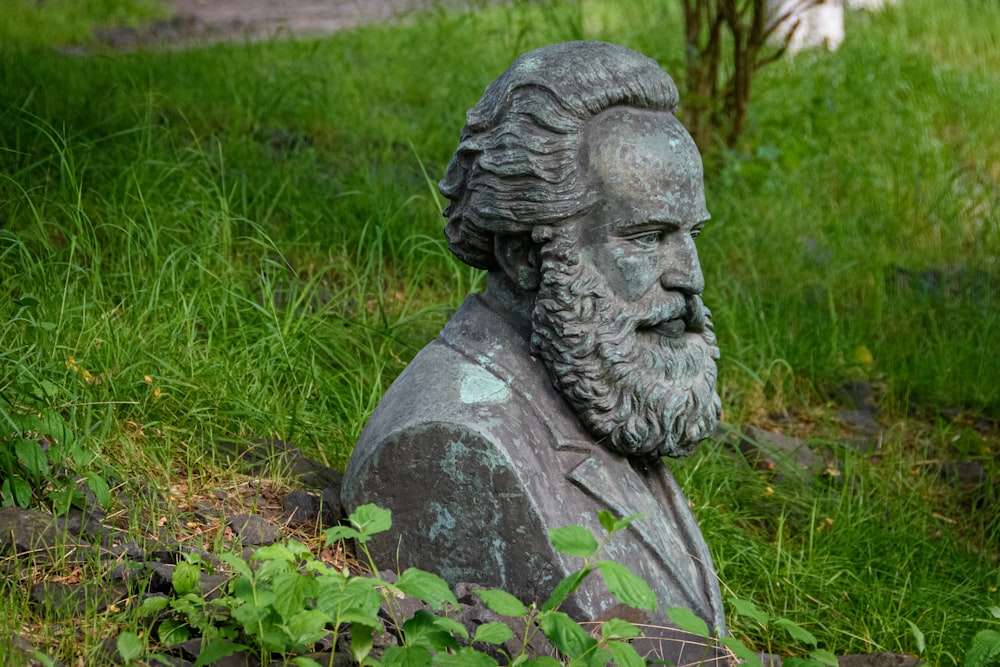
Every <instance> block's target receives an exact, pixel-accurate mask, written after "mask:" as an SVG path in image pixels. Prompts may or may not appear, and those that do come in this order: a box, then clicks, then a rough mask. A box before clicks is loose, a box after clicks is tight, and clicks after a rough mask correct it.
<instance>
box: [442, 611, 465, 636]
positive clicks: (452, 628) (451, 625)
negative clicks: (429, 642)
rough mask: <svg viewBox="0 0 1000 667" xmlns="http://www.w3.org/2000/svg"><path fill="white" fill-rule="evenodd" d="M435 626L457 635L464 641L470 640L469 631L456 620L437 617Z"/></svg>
mask: <svg viewBox="0 0 1000 667" xmlns="http://www.w3.org/2000/svg"><path fill="white" fill-rule="evenodd" d="M434 625H435V626H437V627H438V628H439V629H441V630H444V631H445V632H448V633H451V634H456V635H458V636H460V637H462V638H463V639H468V638H469V631H468V630H466V629H465V626H464V625H462V624H461V623H459V622H458V621H456V620H455V619H452V618H447V617H443V616H437V617H435V618H434Z"/></svg>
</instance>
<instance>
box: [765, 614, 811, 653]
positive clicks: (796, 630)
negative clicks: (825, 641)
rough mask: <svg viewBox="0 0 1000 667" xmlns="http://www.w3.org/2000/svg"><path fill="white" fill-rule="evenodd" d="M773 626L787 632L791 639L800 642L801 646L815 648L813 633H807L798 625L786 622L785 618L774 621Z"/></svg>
mask: <svg viewBox="0 0 1000 667" xmlns="http://www.w3.org/2000/svg"><path fill="white" fill-rule="evenodd" d="M774 626H775V627H778V628H781V629H782V630H784V631H785V632H787V633H788V634H789V636H791V638H792V639H795V640H797V641H800V642H802V643H803V644H808V645H809V646H812V647H815V646H816V644H817V641H816V637H815V635H813V633H811V632H809V631H808V630H806V629H805V628H803V627H802V626H801V625H799V624H798V623H796V622H794V621H790V620H788V619H787V618H778V619H775V620H774Z"/></svg>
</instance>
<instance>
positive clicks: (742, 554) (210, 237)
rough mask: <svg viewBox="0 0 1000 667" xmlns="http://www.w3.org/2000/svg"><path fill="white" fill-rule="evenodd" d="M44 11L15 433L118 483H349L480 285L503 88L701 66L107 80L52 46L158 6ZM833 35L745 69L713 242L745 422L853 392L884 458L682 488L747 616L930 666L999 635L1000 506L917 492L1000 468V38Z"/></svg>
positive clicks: (482, 54) (403, 35) (535, 8)
mask: <svg viewBox="0 0 1000 667" xmlns="http://www.w3.org/2000/svg"><path fill="white" fill-rule="evenodd" d="M45 7H48V10H47V11H51V12H54V13H52V14H49V15H48V16H49V17H50V18H51V17H60V18H59V19H58V20H55V19H53V20H52V21H50V22H49V23H46V26H45V27H44V28H43V27H39V24H38V23H34V24H33V23H31V20H34V19H31V20H29V19H27V18H19V19H18V20H17V21H7V22H6V24H5V26H4V27H3V28H2V29H3V30H4V31H5V32H3V33H0V90H2V91H4V92H3V96H2V100H0V294H2V295H3V297H2V298H0V394H2V399H0V408H2V410H3V411H4V414H9V415H13V414H17V413H22V412H25V411H40V412H42V413H43V414H49V415H54V416H55V417H56V418H57V419H58V420H60V421H61V422H62V423H64V424H65V425H66V428H67V429H68V430H69V431H71V432H72V433H73V434H74V435H75V438H76V442H77V443H78V444H79V449H80V451H79V452H78V453H77V455H76V456H77V458H78V459H79V460H73V461H68V463H71V464H72V465H73V466H74V467H77V468H80V469H81V470H91V471H98V472H100V474H102V475H105V476H107V477H108V478H109V479H110V480H111V481H112V482H113V483H115V484H120V485H121V488H129V487H130V486H134V485H137V484H140V483H142V482H152V483H154V484H155V485H156V486H159V487H161V488H169V487H170V486H171V485H173V484H175V483H176V481H177V480H178V479H181V480H183V481H184V483H185V484H188V485H196V484H198V483H199V480H207V479H209V478H213V476H215V475H218V474H220V473H219V472H218V471H217V470H216V468H215V466H221V469H222V470H223V471H225V470H226V468H225V466H224V465H223V464H221V463H216V462H215V459H214V449H215V444H214V443H215V442H216V441H217V440H219V439H233V438H250V437H279V438H283V439H285V440H288V441H291V442H294V443H296V444H297V445H299V446H300V447H301V448H302V449H303V450H305V452H306V453H307V454H309V455H311V456H315V457H318V458H320V459H322V460H325V461H327V462H328V463H329V464H330V465H332V466H334V467H338V468H342V467H343V466H344V464H345V463H346V460H347V457H348V456H349V454H350V449H351V446H352V444H353V442H354V439H355V438H356V436H357V434H358V432H359V431H360V429H361V427H362V426H363V424H364V422H365V420H366V418H367V416H368V414H369V413H370V411H371V410H372V409H373V408H374V406H375V404H376V403H377V402H378V400H379V398H380V397H381V395H382V393H383V391H384V390H385V389H386V388H387V387H388V385H389V383H390V382H391V381H392V379H393V378H394V377H395V376H396V374H398V373H399V371H400V370H401V369H402V368H403V366H404V365H405V363H406V361H407V360H408V359H410V358H411V357H412V356H413V355H414V354H415V353H416V352H417V350H419V349H420V348H421V347H422V346H423V345H424V344H425V343H426V342H427V341H429V340H430V339H431V338H433V336H434V335H435V334H436V332H437V331H438V329H439V328H440V326H441V325H442V324H443V323H444V322H445V321H446V320H447V317H448V314H449V312H450V309H452V308H454V307H456V306H457V305H458V304H459V303H460V302H461V300H462V298H463V297H464V296H465V295H466V294H467V293H468V292H469V291H471V290H475V289H479V288H481V287H482V285H483V279H482V276H481V275H478V274H477V272H475V271H472V270H470V269H467V268H465V267H464V266H462V265H461V264H460V263H458V262H457V261H456V260H454V259H453V258H451V257H450V255H449V253H448V251H447V248H446V247H445V244H444V242H443V239H442V236H441V218H440V206H441V202H440V200H439V198H438V195H437V194H436V191H435V186H434V183H435V182H436V180H437V179H438V178H440V177H441V175H442V174H443V172H444V167H445V165H446V164H447V161H448V159H449V157H450V155H451V151H452V150H453V149H454V146H455V144H456V142H457V138H458V133H459V130H460V128H461V125H462V122H463V114H464V111H465V110H466V109H467V108H469V107H470V106H471V105H472V104H473V103H474V102H475V101H476V99H477V98H478V96H479V95H480V93H481V92H482V90H483V88H484V87H485V85H486V84H487V83H488V82H489V81H490V80H491V79H492V78H494V77H495V76H496V75H497V74H498V73H499V72H500V71H502V70H503V69H504V68H505V67H506V66H507V65H508V64H509V62H510V60H511V59H512V58H513V57H515V56H516V55H517V54H519V53H521V52H523V51H524V50H527V49H529V48H533V47H535V46H539V45H541V44H545V43H549V42H553V41H559V40H562V39H571V38H577V37H586V38H599V39H608V40H612V41H619V42H622V43H625V44H628V45H630V46H633V47H635V48H638V49H640V50H642V51H644V52H646V53H648V54H650V55H652V56H655V57H656V58H658V59H659V60H660V62H661V63H663V64H664V66H665V67H666V68H667V69H668V71H671V72H680V71H681V63H682V53H683V51H682V46H681V43H680V41H679V40H680V33H681V28H680V25H679V23H678V21H679V17H678V12H677V11H676V8H675V7H673V6H672V3H670V2H667V1H666V0H643V1H641V2H635V3H628V4H627V5H624V6H623V5H620V4H619V3H611V2H585V3H582V4H576V3H568V2H554V3H527V2H519V3H514V5H513V6H511V7H508V8H489V9H483V10H481V11H479V12H477V13H473V14H461V15H458V14H448V13H438V14H434V15H431V16H429V17H427V18H425V19H418V20H417V21H416V22H415V23H414V24H413V25H407V26H400V27H373V28H369V29H365V30H359V31H353V32H347V33H342V34H339V35H336V36H332V37H330V38H327V39H322V40H310V41H303V42H274V43H261V44H252V45H251V44H231V45H215V46H209V47H203V48H198V49H192V50H189V51H183V52H181V51H170V52H162V53H133V54H127V55H114V54H103V55H100V56H93V57H72V56H66V55H60V54H59V53H58V52H57V51H55V50H53V49H52V48H51V45H53V44H63V43H67V42H86V40H87V38H88V37H87V36H88V35H89V34H90V30H91V29H92V27H93V25H95V24H97V23H101V22H106V21H112V22H118V23H126V24H127V23H130V22H134V21H137V20H140V19H142V18H144V17H146V16H148V15H149V14H148V13H147V10H148V7H147V6H146V5H144V4H141V3H139V4H134V5H128V6H126V5H121V4H114V5H112V4H109V3H88V4H87V6H86V7H84V5H83V4H80V3H76V4H75V5H73V7H74V8H73V9H70V3H55V2H47V3H45ZM45 7H43V9H44V8H45ZM119 7H124V8H125V9H124V10H122V11H121V12H119V10H118V9H117V8H119ZM76 8H82V9H79V12H78V9H76ZM2 9H3V10H4V11H8V10H9V11H10V12H15V13H17V14H16V15H17V16H18V17H24V16H33V17H36V18H37V17H38V16H41V14H39V13H38V12H39V11H40V10H38V9H36V8H35V7H34V5H33V4H32V3H22V2H7V3H4V4H3V6H2ZM116 12H117V13H116ZM8 16H15V14H14V13H11V14H8ZM5 19H6V16H5ZM59 26H68V27H59ZM847 31H848V39H847V41H846V42H845V44H844V45H843V47H842V48H841V50H840V51H839V52H837V53H835V54H826V53H819V54H804V55H802V56H799V57H797V58H795V59H794V60H789V61H785V62H781V63H778V64H775V65H773V66H771V67H769V68H767V69H765V70H763V71H762V72H761V73H760V75H759V79H758V80H757V81H756V82H755V97H754V100H753V103H752V109H751V112H752V113H751V119H750V124H749V129H748V132H747V135H746V137H745V144H744V146H742V147H741V150H740V151H739V152H733V153H723V152H720V153H716V154H715V155H714V156H713V157H712V158H711V159H710V162H709V165H708V171H709V179H708V184H707V185H708V197H709V207H710V210H711V211H712V213H713V216H714V221H713V222H712V223H711V224H710V225H709V226H708V227H707V228H706V231H705V233H704V234H703V235H702V236H701V238H700V239H699V244H700V248H701V254H702V264H703V267H704V269H705V272H706V280H707V283H708V291H707V295H706V302H707V303H708V304H709V305H710V306H711V307H712V309H713V312H714V314H715V322H716V327H717V331H718V334H719V338H720V342H721V345H722V349H723V353H724V356H723V361H722V367H721V377H720V389H721V391H722V393H723V397H724V403H725V410H726V415H727V421H728V422H729V423H730V424H733V425H734V426H735V427H737V428H741V427H743V426H745V425H747V424H750V423H762V424H764V425H765V426H766V425H769V423H770V422H769V421H768V420H767V415H768V414H769V413H773V412H785V411H787V412H789V413H791V414H793V415H796V416H797V419H796V420H795V421H794V422H792V423H791V424H790V425H789V424H788V423H786V424H785V427H786V428H787V429H789V430H791V431H793V432H796V433H799V434H801V435H810V436H814V437H819V438H825V439H828V440H837V439H838V438H839V437H840V430H839V426H838V425H837V423H836V420H835V419H833V417H832V416H831V415H832V413H831V408H833V407H835V406H834V403H833V401H832V400H831V398H830V397H831V396H832V395H833V391H834V390H835V389H836V388H837V387H838V386H839V385H840V384H842V383H844V382H845V381H849V380H866V381H869V382H871V383H872V384H873V386H875V388H876V389H877V390H878V393H879V396H878V398H879V400H880V405H881V407H882V414H881V419H882V422H883V424H884V425H885V426H886V433H885V436H884V439H883V443H882V449H881V450H880V452H879V456H878V457H877V459H876V460H875V461H874V462H872V461H869V460H868V459H865V458H862V457H860V456H857V455H850V454H846V453H845V454H844V458H845V460H846V469H845V471H844V472H843V474H842V476H841V477H840V478H837V479H833V480H820V481H814V482H802V481H794V480H791V481H789V480H786V481H784V482H777V481H775V480H773V479H771V478H768V477H763V478H762V477H761V476H760V475H758V474H757V473H756V472H753V471H751V470H750V469H749V468H748V467H746V466H745V464H743V463H742V462H741V461H739V460H733V459H731V458H729V457H728V456H725V455H724V451H725V447H723V446H722V445H715V446H713V445H709V446H707V447H705V448H704V452H703V453H702V454H700V455H698V456H695V457H694V458H692V459H690V460H688V461H686V462H685V463H684V464H683V465H682V466H681V467H680V468H679V469H678V472H679V476H680V477H681V479H682V481H683V482H684V485H685V488H686V490H687V492H688V494H689V496H690V498H691V500H692V502H693V503H694V505H695V507H696V510H697V512H698V516H699V520H700V521H701V522H702V525H703V527H704V530H705V533H706V537H707V540H708V542H709V544H710V545H711V546H712V549H713V555H714V557H715V559H716V565H717V567H718V569H719V572H720V576H721V578H722V580H723V583H724V585H725V587H726V589H728V590H729V591H731V592H732V594H733V595H734V596H736V597H739V598H741V599H751V600H753V601H755V602H756V603H758V604H759V605H760V606H762V607H765V608H767V609H769V610H770V611H771V612H772V613H773V614H775V615H784V616H786V617H788V618H791V619H792V620H794V621H796V622H799V623H801V624H803V625H805V626H806V627H808V628H809V629H810V630H812V631H813V632H814V633H815V634H816V635H817V637H819V638H820V642H821V645H823V646H824V647H826V648H829V649H831V650H835V651H836V652H839V653H849V652H861V651H870V650H893V651H906V652H916V651H917V642H916V639H915V635H914V633H913V631H912V629H911V626H910V625H909V622H912V623H914V624H915V625H916V626H917V627H918V628H919V629H920V630H921V631H922V633H923V634H924V636H925V640H926V648H925V651H924V655H925V656H926V657H927V659H928V660H929V661H930V662H931V663H932V664H958V663H960V662H961V660H962V656H963V655H964V651H965V648H966V647H967V646H968V644H969V641H970V640H971V637H972V635H973V634H975V632H976V631H977V630H979V629H983V628H987V627H994V628H995V627H996V625H997V620H996V619H992V617H991V616H990V613H989V608H990V607H992V606H997V605H1000V595H998V593H997V587H998V585H1000V580H998V574H997V555H998V550H1000V525H998V521H997V519H996V515H997V498H996V492H995V490H993V491H987V492H983V495H982V497H968V496H967V495H962V494H959V493H955V492H954V491H953V490H951V489H950V488H949V487H948V486H947V485H944V484H941V483H939V482H937V481H935V480H934V479H933V478H932V476H930V475H927V474H924V473H923V471H924V470H925V469H926V468H927V465H926V463H925V462H926V461H928V460H948V459H955V458H964V459H975V460H977V461H980V462H981V463H982V464H983V465H984V466H986V468H987V471H988V472H989V474H990V475H991V476H992V477H991V478H992V479H996V478H997V474H998V467H1000V459H998V456H1000V442H998V438H997V434H996V432H995V429H994V431H993V432H989V431H988V430H987V431H982V430H977V429H976V428H974V422H975V418H976V417H978V416H980V415H985V416H992V417H993V418H997V417H1000V382H998V380H1000V352H998V349H1000V348H998V345H997V343H996V341H997V340H998V339H1000V305H998V303H997V289H998V284H1000V269H998V266H997V257H998V255H1000V223H998V220H1000V170H998V167H997V165H998V164H1000V133H998V132H997V131H996V130H995V125H996V123H995V112H994V110H993V106H995V105H992V104H990V103H989V102H988V101H989V100H994V99H1000V49H997V48H996V47H997V35H1000V9H998V8H997V6H996V4H995V3H989V2H986V1H984V0H968V1H966V2H962V3H937V2H934V1H933V0H907V2H906V3H904V5H903V7H900V8H898V9H895V10H890V11H887V12H884V13H882V14H878V15H868V14H850V15H849V18H848V26H847ZM928 271H938V274H925V276H924V278H923V279H922V278H921V275H920V274H921V273H922V272H928ZM933 275H940V278H941V282H942V283H943V287H941V288H938V287H936V286H935V285H934V284H932V282H933V281H931V283H929V282H928V280H929V278H928V276H931V277H933ZM942 408H956V409H958V410H959V411H960V413H961V414H962V418H961V419H959V420H958V421H957V422H954V423H953V422H948V421H945V420H942V419H936V418H935V415H936V414H937V413H938V412H939V411H940V410H941V409H942ZM0 418H2V417H0ZM222 474H223V475H224V474H225V472H223V473H222ZM205 483H208V482H207V481H206V482H205ZM769 489H770V490H769ZM39 500H41V498H39ZM827 518H829V519H830V521H827ZM44 576H47V575H45V573H43V574H38V573H29V575H26V576H25V578H24V580H25V581H28V580H37V579H38V578H39V577H41V578H44ZM22 583H23V582H22ZM3 587H4V589H3V595H2V599H3V600H5V602H4V603H3V604H0V607H3V610H2V611H0V619H3V622H2V623H0V625H3V627H14V625H15V623H20V624H23V625H26V626H29V627H32V628H47V629H46V630H45V636H46V637H49V638H50V639H51V645H52V646H53V648H54V650H56V651H57V652H59V653H60V655H62V656H63V657H64V658H65V659H67V660H69V659H70V658H74V657H75V656H76V655H78V654H80V652H81V651H83V652H90V651H93V650H94V647H95V646H96V645H97V644H98V643H99V641H100V639H101V638H102V633H103V634H104V635H107V634H108V633H112V632H114V631H116V630H120V629H132V630H135V629H136V628H135V626H134V623H135V621H134V619H133V620H129V618H128V617H125V618H119V617H114V616H109V617H107V618H105V617H102V616H99V615H96V614H88V615H87V618H86V622H82V623H80V627H82V628H86V630H85V631H82V632H80V633H75V634H74V633H67V636H65V637H63V636H62V635H60V634H59V633H60V632H65V628H63V629H61V630H60V629H59V628H58V627H56V626H57V625H58V624H57V623H56V622H55V621H54V620H52V617H50V616H48V615H46V613H45V612H37V611H32V610H29V609H28V607H27V604H26V602H25V601H24V594H23V590H24V588H25V586H23V585H19V580H18V579H17V578H12V579H8V580H5V582H4V584H3ZM130 623H131V624H133V625H129V624H130ZM732 625H733V628H734V630H735V631H737V632H738V633H740V634H742V635H743V636H746V637H748V638H750V639H751V640H752V641H754V642H756V643H757V644H758V645H759V646H761V647H763V646H766V645H767V644H768V642H769V641H775V642H776V644H775V645H774V648H775V649H776V650H782V651H791V652H795V651H797V650H798V647H796V646H794V645H791V644H789V643H788V641H787V639H785V638H783V637H780V636H775V635H774V633H770V634H769V633H768V632H767V631H764V630H762V629H760V628H756V627H754V626H753V624H752V623H751V622H748V621H747V619H742V618H739V617H735V616H734V618H733V619H732Z"/></svg>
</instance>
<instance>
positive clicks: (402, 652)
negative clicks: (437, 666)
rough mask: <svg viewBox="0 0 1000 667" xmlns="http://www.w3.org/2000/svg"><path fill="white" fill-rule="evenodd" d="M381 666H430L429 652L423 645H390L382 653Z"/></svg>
mask: <svg viewBox="0 0 1000 667" xmlns="http://www.w3.org/2000/svg"><path fill="white" fill-rule="evenodd" d="M382 665H383V667H431V652H430V651H428V650H427V649H426V648H424V647H423V646H390V647H389V648H387V649H386V650H385V652H383V653H382Z"/></svg>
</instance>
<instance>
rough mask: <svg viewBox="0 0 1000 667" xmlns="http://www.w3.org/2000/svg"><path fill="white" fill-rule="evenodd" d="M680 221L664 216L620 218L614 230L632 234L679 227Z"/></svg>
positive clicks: (671, 229) (672, 229) (670, 229)
mask: <svg viewBox="0 0 1000 667" xmlns="http://www.w3.org/2000/svg"><path fill="white" fill-rule="evenodd" d="M683 224H684V223H682V222H681V221H679V220H669V219H666V218H645V219H643V220H620V221H618V222H616V223H615V227H616V231H618V232H619V233H623V234H633V233H635V232H641V231H646V230H651V231H652V230H669V231H674V230H676V229H680V228H681V226H682V225H683Z"/></svg>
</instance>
